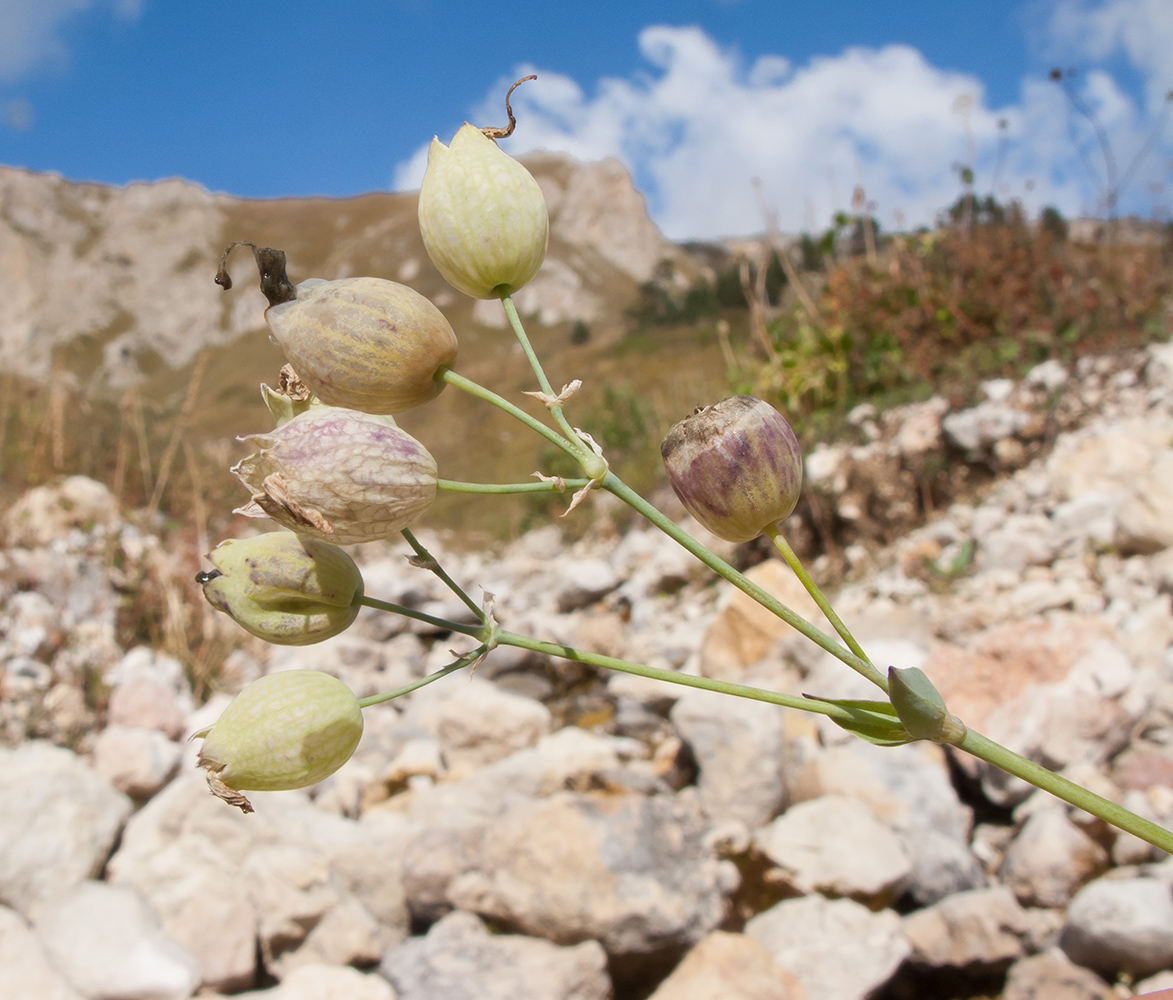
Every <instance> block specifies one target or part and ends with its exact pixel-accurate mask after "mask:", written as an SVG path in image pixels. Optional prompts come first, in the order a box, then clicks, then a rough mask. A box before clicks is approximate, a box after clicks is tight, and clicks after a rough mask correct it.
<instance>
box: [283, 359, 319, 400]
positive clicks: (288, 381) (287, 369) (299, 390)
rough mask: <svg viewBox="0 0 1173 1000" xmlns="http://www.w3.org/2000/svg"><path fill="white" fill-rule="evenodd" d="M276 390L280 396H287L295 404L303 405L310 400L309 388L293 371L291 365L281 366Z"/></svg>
mask: <svg viewBox="0 0 1173 1000" xmlns="http://www.w3.org/2000/svg"><path fill="white" fill-rule="evenodd" d="M277 378H278V382H277V388H278V391H279V392H280V393H281V395H282V396H288V397H289V398H290V399H292V400H293V401H294V402H295V403H304V402H305V401H306V400H307V399H309V398H310V396H311V393H310V390H309V386H307V385H306V384H305V383H304V382H303V381H302V380H301V376H300V375H298V374H297V372H295V371H294V370H293V365H282V366H281V372H280V373H279V374H278V376H277Z"/></svg>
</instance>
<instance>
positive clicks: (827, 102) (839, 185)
mask: <svg viewBox="0 0 1173 1000" xmlns="http://www.w3.org/2000/svg"><path fill="white" fill-rule="evenodd" d="M1146 3H1147V4H1148V6H1150V7H1152V8H1154V9H1156V7H1158V6H1160V5H1161V4H1164V5H1167V6H1168V7H1169V8H1170V9H1173V4H1170V2H1169V0H1109V2H1108V4H1107V5H1105V7H1104V8H1103V10H1107V9H1108V8H1111V7H1116V6H1118V7H1121V8H1128V11H1131V9H1132V8H1133V7H1141V6H1144V5H1145V4H1146ZM1146 9H1147V8H1146ZM1128 11H1125V13H1126V14H1128ZM1055 16H1056V17H1058V16H1059V15H1058V13H1056V15H1055ZM1129 16H1132V15H1131V14H1129ZM1069 23H1070V24H1072V25H1075V24H1076V21H1074V20H1070V22H1069ZM1112 23H1113V24H1117V25H1124V26H1125V27H1127V29H1128V30H1127V31H1126V30H1125V27H1119V28H1118V30H1117V35H1118V37H1119V38H1120V39H1121V41H1120V43H1119V44H1120V45H1121V46H1126V45H1127V44H1131V43H1127V42H1126V41H1124V39H1126V38H1133V36H1134V35H1136V32H1135V31H1134V30H1133V28H1132V22H1131V21H1129V20H1128V17H1127V16H1124V15H1121V16H1120V17H1119V18H1117V20H1115V21H1113V22H1112ZM1071 30H1072V31H1075V30H1076V29H1075V28H1074V27H1073V28H1071ZM1081 30H1082V29H1081ZM1088 30H1089V31H1090V29H1088ZM639 43H640V51H641V52H642V54H643V56H644V59H645V60H646V61H647V63H649V64H650V66H651V67H652V71H651V72H646V71H638V72H633V73H632V74H631V75H630V76H628V77H626V78H622V79H620V78H604V79H601V80H599V81H598V83H597V84H596V85H595V87H594V92H593V94H588V93H586V92H584V90H583V89H582V88H581V87H580V86H579V85H578V84H577V83H576V82H575V81H574V80H572V79H570V78H569V77H567V76H564V75H562V74H559V73H557V72H552V71H549V70H541V69H538V70H534V69H533V68H532V67H519V69H518V76H521V75H524V74H525V73H528V72H533V71H536V72H537V73H538V77H539V78H538V81H537V82H536V83H530V84H526V85H524V86H523V87H522V88H521V89H519V90H518V91H516V92H515V93H514V107H515V110H516V111H517V115H518V120H519V124H518V128H517V132H516V134H515V135H514V137H513V138H512V139H510V140H507V144H506V145H505V148H506V149H507V150H508V151H509V152H510V153H512V154H513V155H520V154H523V153H525V152H529V151H531V150H537V149H546V150H556V151H561V152H566V153H569V154H570V155H572V156H575V157H577V158H579V159H582V160H593V159H600V158H602V157H605V156H615V157H618V158H619V159H620V160H622V161H623V162H624V163H625V164H626V165H627V166H628V168H629V169H631V171H632V173H633V174H634V175H635V178H636V182H637V184H638V186H639V187H640V188H641V189H642V190H643V191H644V192H645V193H646V194H647V196H648V200H649V206H650V208H651V211H652V214H653V217H654V218H655V219H656V221H657V222H658V223H659V224H660V227H661V228H662V229H663V230H664V232H665V234H666V235H668V236H670V237H672V238H675V239H683V238H688V237H701V238H705V237H716V236H722V235H730V234H739V233H748V232H758V231H761V229H762V228H763V219H762V212H761V207H760V204H759V202H758V199H757V196H756V194H755V191H754V188H753V178H755V177H756V178H760V179H761V182H762V190H763V193H764V195H765V197H766V199H767V200H768V201H769V203H770V204H771V205H772V206H773V207H774V208H776V210H777V211H778V214H779V220H780V224H781V226H782V228H783V229H784V230H788V231H796V230H800V229H807V228H816V227H822V226H824V225H826V224H827V221H828V220H829V218H830V217H831V216H832V214H833V213H834V212H835V211H838V210H847V209H848V208H849V206H850V201H851V195H852V190H853V188H854V187H855V186H856V185H857V184H859V185H862V186H863V188H864V190H865V192H866V194H867V197H868V199H869V200H870V201H873V202H875V204H876V206H877V208H876V214H877V215H878V216H879V218H880V219H881V221H882V223H883V224H884V225H887V226H892V225H894V224H895V221H896V219H897V218H898V217H899V218H900V219H901V220H902V221H903V223H904V224H905V225H916V224H921V223H931V222H932V221H933V219H934V218H935V216H936V214H937V213H938V212H939V211H940V210H941V209H942V208H944V207H945V206H947V205H948V204H950V203H952V202H953V201H954V200H955V199H956V198H957V197H958V195H959V194H960V191H961V188H960V183H959V179H958V170H957V167H958V165H959V164H960V163H961V162H963V161H964V160H965V159H966V157H967V153H966V150H967V146H968V140H967V135H966V129H967V127H968V129H969V132H970V136H971V138H972V142H973V145H974V149H975V152H976V163H975V166H976V170H977V187H978V189H979V192H988V191H990V190H991V189H992V188H993V187H994V179H995V175H997V179H998V184H997V193H998V195H999V196H1000V197H1017V198H1020V199H1022V200H1023V201H1024V202H1025V203H1026V204H1027V206H1028V207H1029V208H1032V209H1038V208H1040V207H1041V206H1042V205H1044V204H1056V205H1058V206H1059V207H1060V208H1061V209H1062V210H1063V211H1064V212H1066V213H1078V212H1089V211H1094V210H1095V209H1096V208H1097V189H1096V187H1095V185H1094V183H1093V182H1092V181H1091V180H1090V179H1089V177H1088V176H1087V171H1086V170H1085V168H1084V167H1083V165H1081V163H1080V161H1079V159H1078V158H1077V156H1076V155H1075V153H1074V151H1073V148H1072V141H1071V134H1070V130H1069V121H1070V118H1069V113H1068V108H1067V106H1066V103H1065V98H1064V96H1063V94H1062V92H1061V91H1060V90H1059V88H1058V87H1056V86H1055V84H1053V83H1051V82H1050V81H1045V80H1038V79H1035V80H1031V79H1027V80H1026V81H1024V83H1023V88H1022V92H1021V96H1020V99H1019V101H1018V102H1016V103H1015V104H1013V105H1011V106H1007V107H1003V108H993V107H990V106H989V105H988V103H987V101H986V100H985V95H984V91H983V87H982V84H981V82H980V81H979V80H978V79H976V78H975V77H972V76H969V75H967V74H962V73H957V72H953V71H949V70H943V69H940V68H937V67H934V66H932V65H930V64H929V63H928V62H927V61H926V60H925V58H924V56H923V55H921V53H920V52H918V51H917V50H916V49H913V48H910V47H908V46H903V45H889V46H886V47H884V48H882V49H867V48H849V49H847V50H845V51H844V52H842V53H840V54H838V55H834V56H824V57H819V58H815V59H812V60H811V61H810V62H809V63H807V64H806V65H803V66H799V67H793V66H792V65H791V64H790V63H789V62H788V61H787V60H785V59H784V58H782V57H781V56H779V55H766V56H762V57H760V58H759V59H757V60H756V61H754V62H753V63H752V64H751V65H748V66H746V65H744V63H743V61H742V60H740V59H739V58H738V57H737V55H736V54H735V53H733V52H730V51H726V50H723V49H721V48H720V47H719V46H718V45H717V44H716V43H715V42H714V41H713V40H712V39H711V38H710V37H709V36H708V35H706V34H705V33H704V32H703V31H702V30H701V29H699V28H695V27H666V26H653V27H649V28H646V29H644V31H643V32H641V34H640V38H639ZM1127 51H1128V52H1131V51H1132V50H1131V49H1127ZM1146 51H1147V50H1146ZM1145 58H1147V56H1146V57H1145ZM1135 59H1136V60H1138V61H1139V60H1140V59H1141V56H1136V57H1135ZM1163 65H1164V64H1162V68H1163ZM1079 84H1080V86H1081V87H1082V88H1083V92H1084V94H1085V97H1086V99H1087V101H1088V102H1089V103H1090V104H1091V105H1093V106H1094V107H1095V108H1096V112H1097V114H1098V115H1099V116H1100V117H1101V119H1102V120H1103V121H1104V123H1105V125H1106V126H1107V127H1108V128H1109V130H1110V131H1111V132H1112V134H1113V136H1114V138H1116V139H1118V140H1121V144H1122V146H1123V145H1125V144H1126V143H1125V142H1124V141H1123V140H1128V141H1134V140H1135V138H1136V136H1138V135H1139V134H1140V132H1141V115H1140V114H1139V112H1138V109H1137V108H1136V107H1135V106H1134V104H1133V102H1132V101H1131V100H1130V98H1129V97H1128V96H1127V95H1126V94H1125V93H1124V92H1123V91H1122V90H1121V89H1120V88H1119V87H1118V86H1117V85H1116V83H1115V81H1114V80H1113V79H1112V78H1111V77H1110V76H1109V75H1108V74H1107V73H1105V72H1093V73H1089V74H1086V75H1085V76H1084V77H1081V78H1080V81H1079ZM507 86H508V81H504V80H503V81H499V82H498V85H497V86H496V87H494V89H493V95H492V97H491V98H488V99H486V100H485V101H484V102H483V103H482V105H481V106H479V107H477V108H475V109H474V113H473V115H472V120H474V121H476V122H477V123H478V124H485V125H489V124H492V125H498V124H503V121H502V120H501V119H503V118H504V115H503V114H502V100H501V97H502V96H503V94H504V91H505V89H506V87H507ZM958 98H968V100H962V101H958ZM960 107H966V108H967V109H968V110H967V111H966V112H964V113H962V112H961V111H959V110H958V109H959V108H960ZM1000 120H1004V121H1005V123H1006V130H1005V137H1006V141H1005V144H1004V145H1005V151H1004V154H1003V156H1002V162H1001V163H999V162H998V160H999V154H998V152H997V150H998V146H999V121H1000ZM1088 135H1090V133H1086V132H1085V133H1081V136H1082V138H1083V139H1084V140H1086V138H1087V137H1088ZM1092 154H1094V155H1098V154H1096V153H1095V150H1094V149H1093V150H1091V153H1090V154H1089V155H1092ZM1093 162H1094V161H1093ZM425 164H426V149H420V150H419V151H417V153H416V154H415V155H414V156H413V157H411V158H410V159H409V160H408V161H406V162H404V163H403V164H401V165H400V166H399V168H398V169H397V171H396V175H395V180H396V186H397V187H399V188H407V187H412V186H418V183H419V180H420V178H421V177H422V176H423V169H424V166H425Z"/></svg>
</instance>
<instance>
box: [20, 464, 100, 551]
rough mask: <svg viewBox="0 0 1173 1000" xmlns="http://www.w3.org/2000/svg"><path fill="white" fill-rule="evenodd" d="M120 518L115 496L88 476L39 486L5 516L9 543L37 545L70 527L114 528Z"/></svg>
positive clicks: (67, 530) (72, 477)
mask: <svg viewBox="0 0 1173 1000" xmlns="http://www.w3.org/2000/svg"><path fill="white" fill-rule="evenodd" d="M117 521H118V504H117V502H116V501H115V499H114V495H113V494H112V493H111V492H110V491H109V490H108V489H107V488H106V487H105V486H103V485H102V484H101V483H99V482H95V481H94V480H93V479H87V478H86V477H85V476H68V477H66V478H65V479H61V480H58V481H57V482H54V483H50V484H49V485H47V486H37V487H34V488H33V489H31V490H29V491H28V492H27V493H25V494H24V495H23V496H22V497H21V498H20V499H19V500H18V501H17V502H16V503H15V504H14V505H13V506H12V508H11V509H10V510H9V511H8V513H7V515H6V516H5V518H4V527H5V529H6V532H7V537H8V544H9V545H12V546H21V547H23V548H38V547H41V546H45V545H49V544H50V543H51V542H53V541H55V540H57V539H58V538H63V537H64V536H65V535H66V534H68V532H69V531H70V530H71V529H75V528H80V529H83V530H86V531H90V530H92V529H93V528H94V527H95V526H101V527H104V528H111V527H113V526H114V525H115V524H116V523H117Z"/></svg>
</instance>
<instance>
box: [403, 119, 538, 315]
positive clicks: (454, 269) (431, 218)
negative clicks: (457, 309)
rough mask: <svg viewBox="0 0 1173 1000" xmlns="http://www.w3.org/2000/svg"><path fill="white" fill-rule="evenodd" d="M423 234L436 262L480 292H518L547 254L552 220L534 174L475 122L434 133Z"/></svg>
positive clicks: (456, 282) (486, 295)
mask: <svg viewBox="0 0 1173 1000" xmlns="http://www.w3.org/2000/svg"><path fill="white" fill-rule="evenodd" d="M419 223H420V234H421V235H422V236H423V240H424V247H425V248H426V249H427V251H428V256H429V257H431V258H432V263H433V264H435V265H436V269H437V270H438V271H439V272H440V273H441V274H442V275H443V276H444V279H445V280H446V281H447V282H448V283H449V284H450V285H452V286H453V287H454V288H456V289H459V290H460V291H462V292H464V293H465V294H466V295H471V296H473V298H478V299H490V298H495V297H496V296H497V295H498V294H500V291H501V290H504V291H506V292H509V293H512V292H515V291H517V289H519V288H521V287H522V286H523V285H524V284H526V282H528V281H529V280H530V279H531V278H532V277H533V276H534V275H535V274H537V273H538V269H539V268H540V267H541V266H542V261H543V260H545V257H546V245H547V243H548V241H549V235H550V220H549V215H548V213H547V211H546V200H545V198H543V197H542V189H541V188H540V187H538V182H537V181H536V180H534V178H533V175H532V174H531V173H530V172H529V171H528V170H526V169H525V167H523V166H522V165H521V164H520V163H518V162H517V161H516V160H515V159H513V157H511V156H510V155H509V154H507V153H505V152H502V151H501V150H500V149H499V148H498V147H497V143H496V142H494V141H493V140H492V139H490V138H488V137H487V136H486V135H485V134H484V133H483V132H482V131H481V130H480V129H478V128H477V127H476V126H475V125H469V124H468V123H467V122H466V123H465V124H464V125H462V126H461V127H460V131H458V132H457V133H456V137H455V138H454V139H453V140H452V145H451V146H445V145H444V144H443V143H442V142H441V141H440V140H439V139H433V140H432V145H431V147H430V148H429V149H428V167H427V170H426V172H425V173H424V180H423V184H422V185H421V187H420V197H419Z"/></svg>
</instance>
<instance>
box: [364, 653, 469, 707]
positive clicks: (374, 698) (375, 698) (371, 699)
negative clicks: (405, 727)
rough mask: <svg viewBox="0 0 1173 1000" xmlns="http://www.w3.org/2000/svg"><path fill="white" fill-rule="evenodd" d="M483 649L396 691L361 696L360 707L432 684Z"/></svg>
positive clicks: (457, 668) (466, 662)
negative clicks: (365, 696)
mask: <svg viewBox="0 0 1173 1000" xmlns="http://www.w3.org/2000/svg"><path fill="white" fill-rule="evenodd" d="M482 652H483V650H481V649H479V648H478V649H475V650H473V652H471V653H466V654H465V655H464V656H462V657H460V659H458V660H454V661H453V662H452V663H449V664H448V666H446V667H445V668H444V669H443V670H437V671H436V672H435V673H434V674H428V675H427V677H421V678H420V679H419V680H418V681H412V682H411V683H410V684H404V685H403V687H399V688H396V689H395V690H394V691H387V692H384V693H383V694H373V695H371V696H370V697H369V698H360V699H359V702H358V707H359V708H370V707H371V706H372V705H379V704H381V703H382V702H385V701H391V700H392V699H393V698H402V697H403V696H404V695H405V694H411V692H412V691H417V690H419V689H420V688H422V687H425V686H427V685H428V684H431V683H432V682H433V681H438V680H439V679H440V678H441V677H447V676H448V675H449V674H451V673H455V672H456V671H457V670H460V669H461V668H462V667H467V666H468V665H469V664H470V663H472V661H473V660H475V659H476V658H477V657H478V656H480V655H481V653H482Z"/></svg>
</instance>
